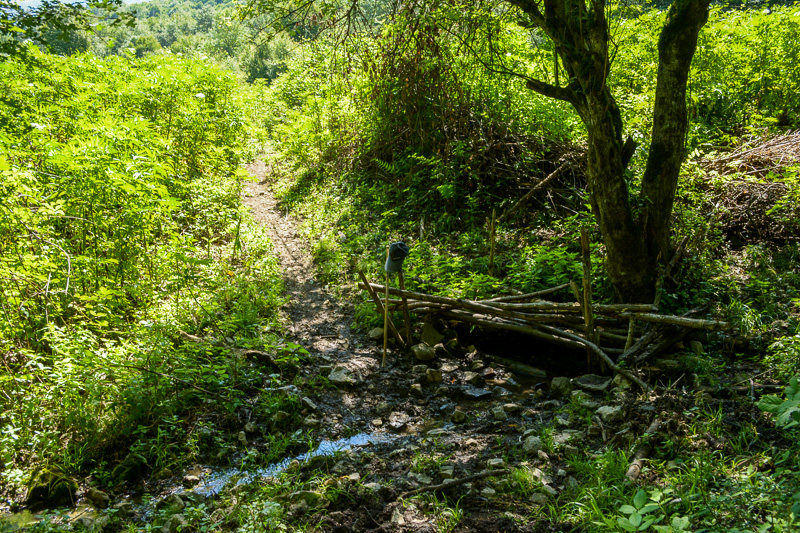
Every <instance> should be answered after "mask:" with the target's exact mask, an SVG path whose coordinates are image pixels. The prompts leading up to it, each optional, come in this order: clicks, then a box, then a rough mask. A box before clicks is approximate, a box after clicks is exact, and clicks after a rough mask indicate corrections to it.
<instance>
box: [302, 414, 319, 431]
mask: <svg viewBox="0 0 800 533" xmlns="http://www.w3.org/2000/svg"><path fill="white" fill-rule="evenodd" d="M303 425H304V426H306V427H310V428H315V427H318V426H319V420H317V419H316V418H314V417H313V416H312V415H308V416H307V417H305V418H304V419H303Z"/></svg>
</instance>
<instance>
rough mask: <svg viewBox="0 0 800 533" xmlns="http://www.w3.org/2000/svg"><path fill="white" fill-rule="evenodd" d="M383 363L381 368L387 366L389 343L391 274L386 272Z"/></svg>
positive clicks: (387, 248) (387, 250)
mask: <svg viewBox="0 0 800 533" xmlns="http://www.w3.org/2000/svg"><path fill="white" fill-rule="evenodd" d="M386 260H387V261H388V260H389V247H388V246H387V247H386ZM383 301H384V305H383V361H382V362H381V368H384V367H385V366H386V345H387V344H388V341H389V272H388V271H387V272H386V296H385V298H384V299H383Z"/></svg>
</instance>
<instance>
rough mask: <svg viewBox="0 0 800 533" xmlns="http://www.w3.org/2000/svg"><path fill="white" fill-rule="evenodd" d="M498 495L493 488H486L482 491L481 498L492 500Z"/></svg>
mask: <svg viewBox="0 0 800 533" xmlns="http://www.w3.org/2000/svg"><path fill="white" fill-rule="evenodd" d="M496 494H497V491H496V490H494V489H493V488H492V487H484V488H483V490H481V496H483V497H484V498H492V497H494V496H495V495H496Z"/></svg>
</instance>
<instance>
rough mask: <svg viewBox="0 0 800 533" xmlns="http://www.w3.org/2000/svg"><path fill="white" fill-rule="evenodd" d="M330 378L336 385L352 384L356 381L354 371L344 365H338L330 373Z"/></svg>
mask: <svg viewBox="0 0 800 533" xmlns="http://www.w3.org/2000/svg"><path fill="white" fill-rule="evenodd" d="M328 380H329V381H330V382H331V383H333V384H334V385H352V384H354V383H355V382H356V379H355V377H353V373H352V372H351V371H350V369H349V368H347V367H346V366H344V365H336V366H335V367H333V370H331V373H330V374H328Z"/></svg>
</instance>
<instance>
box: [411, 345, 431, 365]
mask: <svg viewBox="0 0 800 533" xmlns="http://www.w3.org/2000/svg"><path fill="white" fill-rule="evenodd" d="M411 352H412V353H413V354H414V357H415V358H416V359H417V360H418V361H430V360H432V359H434V358H436V351H435V350H434V349H433V348H431V347H430V346H428V345H427V344H425V343H424V342H421V343H419V344H415V345H414V346H412V347H411Z"/></svg>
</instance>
